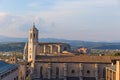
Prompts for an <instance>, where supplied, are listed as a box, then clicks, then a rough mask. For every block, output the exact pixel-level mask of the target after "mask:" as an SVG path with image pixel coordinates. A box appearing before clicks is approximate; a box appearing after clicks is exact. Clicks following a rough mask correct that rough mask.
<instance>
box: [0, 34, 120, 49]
mask: <svg viewBox="0 0 120 80" xmlns="http://www.w3.org/2000/svg"><path fill="white" fill-rule="evenodd" d="M27 41H28V39H27V38H11V37H5V36H0V51H9V50H12V51H15V50H16V51H23V48H24V45H25V42H27ZM39 42H62V43H68V44H70V45H71V46H72V49H77V48H80V47H86V48H91V49H120V43H119V42H118V43H117V42H90V41H81V40H66V39H56V38H41V39H39ZM4 49H5V50H4Z"/></svg>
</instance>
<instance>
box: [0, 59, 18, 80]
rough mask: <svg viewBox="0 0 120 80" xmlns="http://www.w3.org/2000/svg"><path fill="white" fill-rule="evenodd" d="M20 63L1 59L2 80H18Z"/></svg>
mask: <svg viewBox="0 0 120 80" xmlns="http://www.w3.org/2000/svg"><path fill="white" fill-rule="evenodd" d="M18 72H19V66H18V64H9V63H6V62H4V61H0V80H18Z"/></svg>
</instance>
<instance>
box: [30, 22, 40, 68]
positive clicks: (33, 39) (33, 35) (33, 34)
mask: <svg viewBox="0 0 120 80" xmlns="http://www.w3.org/2000/svg"><path fill="white" fill-rule="evenodd" d="M38 32H39V31H38V30H37V28H36V27H35V24H33V26H32V28H31V29H30V30H29V38H28V62H31V67H34V62H35V55H36V48H37V45H38Z"/></svg>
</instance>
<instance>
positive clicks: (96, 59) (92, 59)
mask: <svg viewBox="0 0 120 80" xmlns="http://www.w3.org/2000/svg"><path fill="white" fill-rule="evenodd" d="M114 59H120V57H117V56H88V55H81V56H66V57H62V56H56V57H49V56H47V57H41V58H40V57H39V58H37V59H36V62H55V63H57V62H61V63H111V62H112V60H114Z"/></svg>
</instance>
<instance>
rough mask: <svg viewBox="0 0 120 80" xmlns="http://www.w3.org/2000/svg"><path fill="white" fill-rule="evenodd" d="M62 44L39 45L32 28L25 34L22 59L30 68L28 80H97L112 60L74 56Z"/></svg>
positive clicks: (108, 58)
mask: <svg viewBox="0 0 120 80" xmlns="http://www.w3.org/2000/svg"><path fill="white" fill-rule="evenodd" d="M70 51H71V50H70V45H68V44H65V43H39V41H38V30H37V28H35V25H33V27H32V28H31V29H30V31H29V38H28V42H27V43H26V45H25V48H24V59H25V61H27V62H28V63H29V65H30V70H31V74H30V75H31V79H32V80H100V79H105V71H106V70H105V67H106V66H110V65H111V64H112V60H114V59H119V58H120V57H112V56H89V55H80V56H76V55H74V54H73V53H71V52H70Z"/></svg>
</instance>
